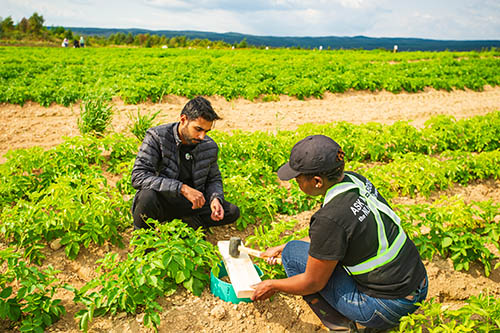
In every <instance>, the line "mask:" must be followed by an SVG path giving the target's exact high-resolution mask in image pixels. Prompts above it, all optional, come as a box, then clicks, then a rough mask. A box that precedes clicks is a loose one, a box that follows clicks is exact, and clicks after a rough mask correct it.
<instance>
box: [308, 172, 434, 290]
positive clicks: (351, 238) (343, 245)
mask: <svg viewBox="0 0 500 333" xmlns="http://www.w3.org/2000/svg"><path fill="white" fill-rule="evenodd" d="M346 173H348V174H350V175H354V176H355V177H357V178H358V179H359V180H361V181H362V182H363V183H364V184H365V188H366V189H367V191H369V192H370V194H371V195H373V196H375V197H376V198H377V200H379V201H381V202H383V203H384V204H386V205H387V206H389V205H388V204H387V202H386V201H385V199H384V198H383V197H382V196H381V195H380V193H378V191H377V189H376V188H375V187H374V186H373V184H372V183H371V182H370V181H369V180H367V179H366V178H365V177H363V176H361V175H359V174H357V173H354V172H346ZM346 182H348V183H351V182H352V181H351V180H350V179H349V177H348V176H344V179H343V180H342V182H341V183H346ZM380 215H381V217H382V221H383V223H384V226H385V230H386V236H387V240H388V242H389V244H392V242H393V241H394V239H395V238H396V236H397V235H398V233H399V231H398V227H397V225H396V224H395V223H394V222H393V221H392V220H391V218H390V217H388V216H387V215H385V214H384V213H382V212H381V213H380ZM309 237H310V238H311V245H310V249H309V255H310V256H311V257H314V258H316V259H320V260H338V261H339V265H343V266H354V265H357V264H359V263H361V262H364V261H365V260H367V259H369V258H372V257H374V256H375V255H376V254H377V250H378V235H377V222H376V220H375V217H374V214H373V213H372V212H371V211H370V210H369V208H368V206H367V204H366V203H365V201H364V200H363V199H361V197H360V195H359V190H358V189H351V190H349V191H346V192H344V193H340V194H338V195H337V196H335V197H334V198H333V199H332V200H331V201H330V202H328V203H327V204H326V205H325V206H323V207H322V208H320V209H319V210H318V211H317V212H316V213H315V214H314V215H313V216H312V217H311V223H310V229H309ZM352 277H353V278H354V280H355V281H356V284H357V286H358V288H359V290H360V291H362V292H364V293H365V294H367V295H369V296H372V297H380V298H401V297H405V296H407V295H409V294H410V293H412V292H413V291H415V290H416V289H417V288H418V286H419V284H420V282H422V280H423V279H424V277H425V267H424V265H423V263H422V260H421V259H420V255H419V253H418V251H417V248H416V247H415V244H414V243H413V242H412V241H411V240H410V239H409V238H408V237H407V239H406V242H405V244H404V246H403V248H402V249H401V251H400V252H399V254H398V255H397V257H396V258H394V259H393V260H392V261H391V262H389V263H387V264H385V265H383V266H381V267H378V268H376V269H374V270H372V271H370V272H368V273H364V274H359V275H352Z"/></svg>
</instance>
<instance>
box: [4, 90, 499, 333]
mask: <svg viewBox="0 0 500 333" xmlns="http://www.w3.org/2000/svg"><path fill="white" fill-rule="evenodd" d="M209 99H210V100H211V102H212V104H213V105H214V107H215V109H216V111H217V112H218V113H219V115H221V116H222V117H223V120H220V121H218V122H217V124H216V129H218V130H223V131H231V130H233V129H242V130H248V131H254V130H263V131H270V132H274V131H276V130H283V129H286V130H293V129H295V128H296V127H297V126H299V125H300V124H303V123H308V122H311V123H328V122H333V121H348V122H352V123H356V124H360V123H366V122H369V121H374V122H379V123H384V124H391V123H393V122H395V121H398V120H404V121H410V122H411V124H413V125H415V126H417V127H422V126H423V125H424V124H425V121H426V120H427V119H429V118H430V117H432V116H434V115H437V114H446V115H452V116H454V117H455V118H457V119H460V118H465V117H471V116H476V115H484V114H486V113H488V112H491V111H495V110H500V87H496V88H491V87H486V89H485V90H484V91H483V92H473V91H452V92H443V91H435V90H432V89H428V90H426V91H424V92H421V93H416V94H408V93H400V94H392V93H388V92H375V93H371V92H348V93H344V94H326V95H325V96H324V98H323V99H307V100H305V101H299V100H296V99H294V98H290V97H287V96H281V97H280V98H279V101H276V102H261V101H255V102H251V101H247V100H242V99H238V100H234V101H226V100H224V99H223V98H220V97H210V98H209ZM186 101H187V99H186V98H181V97H175V96H168V97H166V98H164V100H163V102H162V103H157V104H153V103H143V104H140V105H125V104H124V103H123V102H122V101H121V100H119V99H115V100H114V101H113V104H114V110H115V115H114V120H113V124H112V127H113V130H114V131H118V132H126V131H127V127H128V126H129V125H130V124H131V123H132V121H131V120H130V118H129V115H130V114H131V113H135V114H136V113H137V111H138V110H139V111H140V112H141V113H146V112H147V113H149V112H154V111H157V110H161V114H160V116H159V118H158V120H159V122H171V121H176V120H177V119H178V116H179V113H180V110H181V109H182V106H183V105H184V104H185V103H186ZM78 112H79V106H78V105H74V106H73V107H63V106H58V105H53V106H51V107H49V108H45V107H41V106H39V105H36V104H33V103H27V104H26V105H24V106H16V105H9V104H3V105H0V156H3V154H5V152H7V151H8V150H10V149H17V148H28V147H32V146H42V147H45V148H49V147H53V146H55V145H57V144H59V143H61V142H62V141H63V136H74V135H78V134H79V133H78V128H77V125H76V124H77V118H78ZM4 161H5V158H3V157H0V162H4ZM440 195H447V196H451V195H458V196H460V197H462V198H464V200H465V201H467V202H470V201H474V200H488V199H491V200H493V201H496V202H498V201H499V198H500V181H499V180H485V181H477V182H474V183H473V184H469V185H468V186H460V185H457V186H455V187H453V188H451V189H448V190H446V191H442V192H438V193H434V194H433V195H432V196H431V197H430V198H428V199H426V198H423V197H417V198H409V197H400V198H398V199H397V200H396V202H397V203H405V204H412V203H422V202H432V201H433V200H435V199H437V198H439V196H440ZM313 212H314V211H308V212H303V213H301V214H298V215H296V216H278V217H277V219H278V220H288V219H291V218H294V219H297V220H298V221H299V224H298V225H299V226H300V227H304V226H306V225H307V224H308V223H309V218H310V216H311V215H312V214H313ZM498 219H499V218H498V217H497V219H496V222H497V223H498V222H499V221H498ZM131 231H132V230H131V228H130V229H129V230H126V231H125V232H124V233H123V237H124V239H125V243H126V244H127V243H128V241H129V239H130V233H131ZM252 233H253V228H252V227H249V228H247V230H244V231H238V230H236V229H235V228H234V227H233V226H223V227H219V228H213V229H212V230H211V232H210V233H208V235H207V239H208V240H209V241H210V242H212V243H214V244H215V243H216V242H217V241H218V240H224V239H229V237H231V236H237V237H241V238H242V239H245V238H246V237H247V236H248V235H250V234H252ZM55 248H56V247H55ZM45 251H46V254H47V258H48V259H47V262H46V264H51V265H52V266H54V267H55V268H56V269H58V270H60V271H61V272H60V273H59V274H58V278H59V280H60V283H61V284H62V283H68V284H71V285H73V286H74V287H76V288H80V287H82V286H83V285H84V284H85V283H86V282H88V281H90V280H91V279H92V278H94V277H96V276H97V273H96V272H95V268H96V267H97V265H96V261H97V260H98V259H100V258H102V257H103V256H104V255H105V254H106V253H107V252H109V251H115V252H118V253H120V254H121V255H122V256H125V255H126V253H127V249H119V248H116V247H114V246H111V245H105V246H101V247H97V246H91V247H90V248H89V249H83V250H82V251H81V253H80V254H79V255H78V258H77V259H76V260H69V259H67V258H66V256H65V254H64V249H63V248H60V249H57V250H53V249H51V248H49V247H47V248H46V250H45ZM496 254H497V255H498V253H496ZM495 264H496V262H493V264H492V266H494V265H495ZM425 266H426V268H427V272H428V275H429V280H430V283H429V297H436V298H437V299H438V301H439V302H441V303H444V304H445V305H447V306H450V307H452V308H456V307H459V306H461V305H463V304H464V300H465V299H466V298H468V297H469V296H472V295H477V294H479V293H480V292H482V291H484V292H488V293H489V294H491V295H494V296H495V297H497V298H498V297H500V270H499V269H497V270H494V271H492V272H491V274H490V276H489V277H486V276H485V275H484V270H483V269H482V267H481V266H480V265H475V264H474V265H472V267H471V269H470V270H469V271H468V272H464V271H460V272H458V271H455V270H454V269H453V264H452V263H451V261H450V260H446V259H441V258H439V257H437V258H434V260H433V261H431V262H427V261H426V262H425ZM56 297H58V298H61V299H62V304H63V305H64V306H65V308H66V310H67V314H66V315H65V316H64V317H63V318H62V319H61V320H60V321H58V322H57V323H55V324H54V325H52V326H51V327H49V328H48V329H47V331H48V332H79V330H78V324H77V322H76V321H75V319H74V318H73V317H74V314H75V312H76V311H78V310H79V306H77V305H75V304H74V303H73V301H72V297H73V294H72V293H70V292H69V291H66V290H64V289H61V290H60V291H59V292H58V294H57V295H56ZM159 302H160V304H161V305H162V307H163V309H164V311H163V313H162V314H161V320H162V324H161V326H160V328H159V331H160V332H195V331H196V332H262V331H265V332H314V331H326V328H325V327H324V326H323V325H322V324H321V322H320V321H319V320H318V318H317V317H316V316H315V315H314V314H313V312H312V311H311V310H310V309H309V308H308V306H307V304H306V303H305V302H304V301H303V300H302V298H301V297H299V296H290V295H286V294H278V295H276V296H275V297H274V299H273V300H266V301H263V302H253V303H240V304H237V305H236V304H232V303H226V302H224V301H222V300H220V299H218V298H216V297H214V296H213V295H212V294H211V293H210V291H209V290H208V288H207V289H206V290H205V291H204V292H203V294H202V296H201V297H196V296H193V295H192V294H190V293H188V292H186V291H185V290H183V289H182V290H181V289H180V290H178V291H177V292H176V293H175V294H174V295H173V296H170V297H168V298H163V299H160V300H159ZM142 320H143V314H138V315H126V314H125V313H119V314H117V315H115V316H104V317H99V318H95V319H94V320H93V321H92V322H91V324H90V329H89V331H90V332H149V331H151V330H150V329H146V328H144V327H143V326H142Z"/></svg>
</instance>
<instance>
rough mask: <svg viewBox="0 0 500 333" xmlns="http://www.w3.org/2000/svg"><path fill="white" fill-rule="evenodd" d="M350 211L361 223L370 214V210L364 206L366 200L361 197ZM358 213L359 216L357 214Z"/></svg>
mask: <svg viewBox="0 0 500 333" xmlns="http://www.w3.org/2000/svg"><path fill="white" fill-rule="evenodd" d="M351 211H352V213H353V214H354V216H356V217H357V218H358V221H359V222H363V221H364V219H366V217H367V216H368V214H370V208H368V205H367V204H366V200H365V199H364V198H363V197H359V198H358V199H357V200H356V201H355V202H354V203H353V204H352V206H351ZM358 213H359V214H358Z"/></svg>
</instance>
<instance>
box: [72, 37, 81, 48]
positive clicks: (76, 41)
mask: <svg viewBox="0 0 500 333" xmlns="http://www.w3.org/2000/svg"><path fill="white" fill-rule="evenodd" d="M73 47H74V48H78V47H80V43H79V42H78V40H77V39H75V40H74V41H73Z"/></svg>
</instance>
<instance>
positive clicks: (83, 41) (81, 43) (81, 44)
mask: <svg viewBox="0 0 500 333" xmlns="http://www.w3.org/2000/svg"><path fill="white" fill-rule="evenodd" d="M80 47H85V39H83V36H80Z"/></svg>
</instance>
